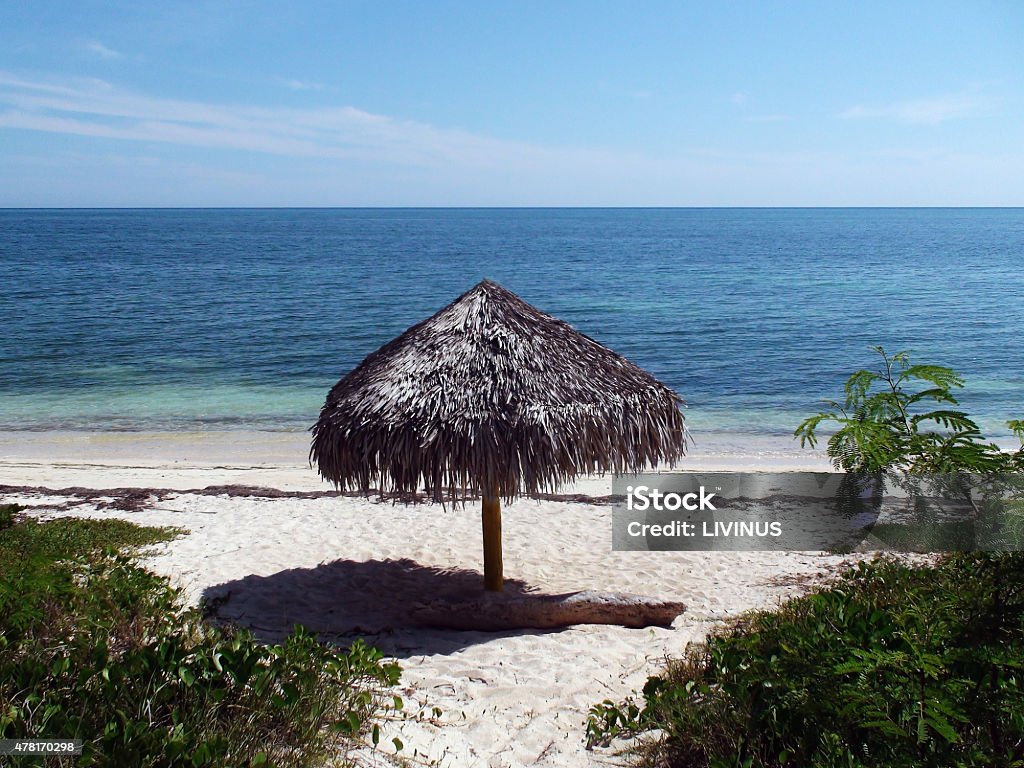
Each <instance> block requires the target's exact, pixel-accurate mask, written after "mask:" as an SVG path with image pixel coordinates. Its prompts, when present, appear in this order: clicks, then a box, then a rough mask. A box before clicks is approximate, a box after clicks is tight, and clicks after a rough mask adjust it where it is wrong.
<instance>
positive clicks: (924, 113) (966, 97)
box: [839, 93, 987, 125]
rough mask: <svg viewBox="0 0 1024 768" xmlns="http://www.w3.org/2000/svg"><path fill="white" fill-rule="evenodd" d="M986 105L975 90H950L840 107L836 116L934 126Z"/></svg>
mask: <svg viewBox="0 0 1024 768" xmlns="http://www.w3.org/2000/svg"><path fill="white" fill-rule="evenodd" d="M986 105H987V101H986V99H984V98H983V97H982V96H980V95H978V94H975V93H949V94H945V95H942V96H935V97H932V98H925V99H910V100H908V101H899V102H895V103H892V104H882V105H878V104H874V105H872V104H856V105H854V106H852V107H850V108H849V109H845V110H843V111H842V112H841V113H840V114H839V117H841V118H843V119H845V120H859V119H870V118H883V119H892V120H899V121H900V122H904V123H920V124H924V125H936V124H938V123H944V122H946V121H947V120H956V119H959V118H964V117H971V116H973V115H976V114H978V113H979V112H980V111H981V110H982V109H983V108H984V107H985V106H986Z"/></svg>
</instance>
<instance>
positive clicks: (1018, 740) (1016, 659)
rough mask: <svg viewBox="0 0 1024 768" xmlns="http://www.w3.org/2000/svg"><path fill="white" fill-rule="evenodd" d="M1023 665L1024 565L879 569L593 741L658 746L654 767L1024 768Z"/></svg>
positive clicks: (600, 727)
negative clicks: (630, 739) (634, 739)
mask: <svg viewBox="0 0 1024 768" xmlns="http://www.w3.org/2000/svg"><path fill="white" fill-rule="evenodd" d="M1022 659H1024V554H1022V553H1019V552H1014V553H1003V554H993V553H978V552H976V553H964V554H957V555H951V556H949V557H947V558H946V559H944V560H942V561H941V562H938V563H936V564H933V565H929V566H926V567H910V566H908V565H906V564H903V563H900V562H896V561H893V560H877V561H875V562H870V563H861V564H859V565H858V566H857V567H856V568H853V569H851V570H850V571H848V572H847V573H846V574H845V575H843V576H842V577H841V578H840V579H839V580H838V582H837V583H835V584H834V585H833V586H831V587H830V588H829V589H825V590H822V591H820V592H818V593H816V594H812V595H809V596H806V597H802V598H799V599H796V600H791V601H789V602H788V603H786V604H785V605H784V606H783V607H782V608H781V609H780V610H778V611H775V612H758V613H752V614H750V615H747V616H745V617H743V618H742V619H741V620H740V621H739V622H738V623H736V624H735V625H733V626H731V627H729V628H727V629H725V630H722V631H720V632H718V633H716V634H713V635H712V636H711V637H709V638H708V640H707V641H706V643H704V644H700V645H695V646H691V647H690V648H689V649H688V650H687V652H686V653H685V654H684V655H683V656H682V658H679V659H674V660H672V661H670V662H669V663H668V666H667V668H666V669H665V671H664V672H663V673H661V674H660V675H657V676H655V677H651V678H650V679H649V680H648V682H647V684H646V685H645V686H644V688H643V691H642V694H641V695H640V698H639V699H636V698H631V699H628V700H626V701H621V702H612V701H610V700H608V701H605V702H603V703H601V704H598V705H596V706H595V707H593V708H592V709H591V713H590V718H589V721H588V725H587V735H588V740H589V744H590V745H591V746H593V745H598V744H608V743H610V741H611V740H612V739H614V738H616V737H625V736H636V735H639V734H647V736H646V737H645V738H644V739H641V741H640V742H639V744H638V746H637V747H636V752H637V755H638V756H639V757H640V758H642V760H641V761H642V763H643V764H645V765H651V766H654V765H657V766H703V767H714V768H725V767H726V766H730V767H731V766H746V767H749V768H769V767H770V768H776V767H777V766H786V765H790V766H811V765H813V766H829V767H834V768H839V767H840V766H842V767H843V768H869V767H870V768H874V767H876V766H877V767H878V768H882V767H883V766H885V767H887V766H949V767H953V766H996V765H1000V766H1013V765H1018V766H1019V765H1024V663H1022V661H1021V660H1022ZM655 734H656V735H655Z"/></svg>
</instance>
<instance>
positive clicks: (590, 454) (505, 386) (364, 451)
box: [310, 280, 687, 501]
mask: <svg viewBox="0 0 1024 768" xmlns="http://www.w3.org/2000/svg"><path fill="white" fill-rule="evenodd" d="M681 404H682V399H681V398H680V397H679V395H677V394H676V393H675V392H673V391H672V390H671V389H669V388H668V387H667V386H665V385H664V384H662V383H661V382H659V381H658V380H657V379H655V378H654V377H653V376H651V375H650V374H649V373H647V372H646V371H644V370H642V369H641V368H639V367H637V366H636V365H634V364H633V363H631V362H630V361H628V360H626V359H625V358H624V357H622V356H621V355H618V354H616V353H615V352H613V351H611V350H610V349H608V348H607V347H604V346H602V345H601V344H599V343H598V342H596V341H594V340H593V339H591V338H590V337H588V336H585V335H584V334H582V333H579V332H578V331H576V330H575V329H574V328H573V327H572V326H570V325H569V324H568V323H565V322H563V321H561V320H558V319H556V318H554V317H552V316H550V315H547V314H545V313H544V312H541V311H540V310H538V309H536V308H535V307H533V306H531V305H529V304H527V303H526V302H525V301H523V300H522V299H520V298H519V297H518V296H516V295H515V294H514V293H512V292H511V291H508V290H506V289H504V288H502V287H501V286H500V285H497V284H496V283H493V282H491V281H489V280H484V281H483V282H481V283H480V284H479V285H477V286H475V287H474V288H472V289H471V290H469V291H467V292H466V293H464V294H463V295H462V296H460V297H459V298H458V299H456V300H455V301H453V302H452V303H451V304H449V305H448V306H447V307H445V308H444V309H442V310H440V311H439V312H438V313H437V314H435V315H434V316H433V317H431V318H429V319H427V320H424V321H423V322H421V323H419V324H417V325H414V326H413V327H411V328H409V329H408V330H407V331H405V333H403V334H401V335H400V336H398V337H397V338H396V339H394V340H392V341H390V342H389V343H387V344H385V345H384V346H383V347H381V348H380V349H378V350H377V351H376V352H374V353H373V354H371V355H370V356H369V357H367V358H366V359H365V360H363V362H362V363H360V364H359V365H358V366H357V367H356V368H355V369H354V370H352V372H351V373H349V374H348V375H347V376H345V378H343V379H342V380H341V381H339V382H338V383H337V384H336V385H335V386H334V388H333V389H331V391H330V393H329V394H328V395H327V402H326V403H325V404H324V406H323V408H322V409H321V411H320V418H319V419H318V420H317V422H316V424H315V425H314V426H313V428H312V432H313V441H312V447H311V449H310V461H311V463H312V462H313V461H315V462H316V464H317V467H318V469H319V472H320V475H321V476H323V477H324V478H325V479H326V480H329V481H331V482H333V483H334V484H335V485H337V486H338V487H339V488H340V489H342V490H357V491H361V492H363V493H370V492H371V490H372V489H374V488H376V489H379V490H380V492H382V493H386V492H395V493H398V494H414V493H415V492H416V490H417V489H418V488H420V487H423V488H424V489H425V490H426V494H427V496H428V497H430V498H432V499H434V500H435V501H444V500H459V499H461V500H465V499H466V498H467V497H468V496H469V495H473V494H476V493H478V492H483V493H487V494H490V495H497V496H500V497H501V498H504V499H507V500H511V499H512V498H514V497H515V496H518V495H521V494H533V493H540V492H549V491H554V490H556V489H557V488H558V487H559V486H560V485H561V484H562V483H564V482H566V481H569V480H571V479H572V478H574V477H576V476H577V475H581V474H589V473H603V472H609V471H610V472H614V473H629V472H639V471H642V470H644V469H646V468H648V467H649V466H655V465H657V464H658V463H661V462H668V463H670V464H671V463H672V462H674V461H675V460H677V459H679V458H680V457H682V456H683V454H684V452H685V447H686V437H687V435H686V428H685V425H684V421H683V415H682V413H681V412H680V410H679V407H680V405H681Z"/></svg>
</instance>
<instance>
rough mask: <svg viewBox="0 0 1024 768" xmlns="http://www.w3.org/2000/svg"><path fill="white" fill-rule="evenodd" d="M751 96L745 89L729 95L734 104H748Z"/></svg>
mask: <svg viewBox="0 0 1024 768" xmlns="http://www.w3.org/2000/svg"><path fill="white" fill-rule="evenodd" d="M748 98H750V97H749V96H748V95H747V93H746V92H745V91H737V92H736V93H734V94H733V95H732V96H730V97H729V101H731V102H732V103H733V104H746V103H747V99H748Z"/></svg>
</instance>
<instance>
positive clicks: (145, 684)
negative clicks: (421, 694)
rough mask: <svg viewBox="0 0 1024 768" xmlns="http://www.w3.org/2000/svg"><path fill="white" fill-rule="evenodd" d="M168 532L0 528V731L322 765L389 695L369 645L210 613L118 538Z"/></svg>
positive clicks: (126, 750)
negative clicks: (276, 632) (341, 646)
mask: <svg viewBox="0 0 1024 768" xmlns="http://www.w3.org/2000/svg"><path fill="white" fill-rule="evenodd" d="M174 535H177V531H174V530H173V529H154V528H139V527H137V526H132V525H130V524H128V523H123V522H121V521H111V520H103V521H98V520H80V519H72V518H66V519H61V520H55V521H52V522H48V523H37V522H34V521H31V520H29V521H25V522H23V523H20V524H17V525H14V526H13V527H10V528H8V529H6V530H3V531H0V738H30V737H31V738H78V739H82V740H83V741H84V743H85V744H84V750H83V755H82V756H81V757H79V758H76V759H75V760H74V761H73V762H72V761H70V759H68V760H69V762H68V765H72V764H73V765H75V766H112V767H113V766H118V767H120V766H190V767H192V768H199V767H200V766H257V765H267V766H269V765H277V766H307V765H322V764H324V762H325V761H326V760H327V759H328V758H329V757H331V756H333V757H337V756H338V755H340V754H343V751H344V749H345V748H346V746H348V745H350V744H351V743H352V740H353V739H354V738H355V737H357V736H360V735H361V734H363V733H365V732H366V731H367V730H369V729H371V728H374V726H373V719H374V717H375V716H377V715H378V714H379V713H380V710H381V708H382V707H383V706H384V705H385V703H388V702H390V706H395V707H397V706H400V699H397V700H393V699H392V697H390V696H387V695H386V694H387V688H388V687H390V686H392V685H394V684H395V683H396V682H397V680H398V675H399V669H398V666H397V665H395V664H387V663H383V661H382V658H381V654H380V653H379V652H378V651H376V650H375V649H371V648H368V647H366V646H365V645H363V644H362V643H358V642H357V643H356V644H354V645H353V646H352V647H351V648H349V649H348V650H347V651H341V652H339V651H335V650H332V649H330V648H328V647H325V646H323V645H321V644H320V643H318V642H317V641H316V640H315V638H314V637H312V636H311V635H310V634H308V633H307V632H305V631H303V630H302V629H296V631H295V632H294V633H293V634H292V635H291V636H290V637H289V638H287V639H286V640H285V641H284V642H283V643H281V644H279V645H263V644H261V643H260V642H258V641H257V640H256V639H255V638H254V637H253V636H252V635H251V634H250V633H248V632H245V631H235V630H232V629H221V628H217V627H213V626H210V625H208V624H206V623H204V622H203V621H202V618H201V616H200V614H199V612H198V611H196V610H192V609H184V608H182V607H181V603H180V599H179V598H180V596H179V594H178V592H177V591H176V590H175V589H173V588H171V586H170V585H169V584H168V582H167V581H166V580H165V579H163V578H161V577H158V576H156V575H154V574H152V573H150V572H148V571H146V570H144V569H142V568H140V567H138V566H137V565H136V564H135V563H134V562H133V560H132V559H131V558H130V556H128V555H126V554H124V553H123V552H118V551H117V550H124V549H125V548H126V547H127V548H129V549H130V550H132V549H137V548H138V547H140V546H144V545H147V544H151V543H154V542H156V541H162V540H166V539H167V538H170V537H173V536H174ZM373 733H374V735H375V736H376V735H377V731H376V729H375V728H374V730H373ZM51 760H52V759H51ZM26 764H27V763H26Z"/></svg>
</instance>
